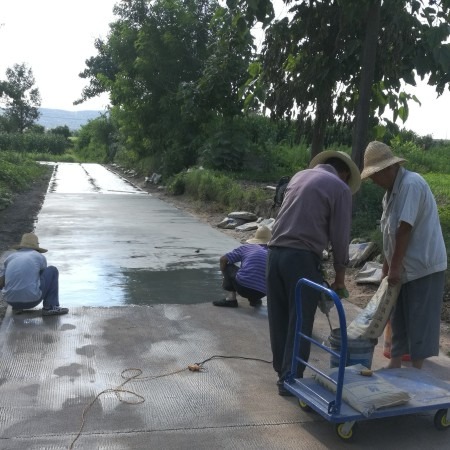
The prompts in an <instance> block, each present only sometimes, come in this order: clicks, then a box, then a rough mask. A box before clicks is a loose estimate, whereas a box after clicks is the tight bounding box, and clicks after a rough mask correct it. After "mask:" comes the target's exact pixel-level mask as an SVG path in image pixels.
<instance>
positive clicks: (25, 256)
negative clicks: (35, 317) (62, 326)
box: [0, 233, 69, 316]
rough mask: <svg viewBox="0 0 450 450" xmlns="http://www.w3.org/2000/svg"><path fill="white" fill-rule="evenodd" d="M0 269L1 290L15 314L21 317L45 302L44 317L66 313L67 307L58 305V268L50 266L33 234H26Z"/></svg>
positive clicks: (43, 249) (44, 250) (43, 250)
mask: <svg viewBox="0 0 450 450" xmlns="http://www.w3.org/2000/svg"><path fill="white" fill-rule="evenodd" d="M14 248H16V249H17V251H16V252H13V253H11V254H10V255H9V256H8V257H7V258H6V259H5V262H4V267H3V268H2V269H0V287H1V288H3V298H4V299H5V301H6V302H7V303H8V304H9V305H11V307H12V310H13V313H15V314H19V313H22V312H23V311H24V310H26V309H31V308H34V307H35V306H37V305H39V303H41V302H43V308H42V315H43V316H56V315H61V314H67V313H68V312H69V310H68V309H67V308H61V307H60V306H59V299H58V276H59V274H58V269H57V268H56V267H53V266H47V260H46V258H45V256H44V255H43V254H42V253H45V252H46V251H47V250H46V249H45V248H41V247H40V246H39V240H38V237H37V236H36V235H35V234H34V233H25V234H24V235H23V236H22V240H21V241H20V244H19V245H16V246H15V247H14Z"/></svg>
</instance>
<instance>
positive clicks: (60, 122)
mask: <svg viewBox="0 0 450 450" xmlns="http://www.w3.org/2000/svg"><path fill="white" fill-rule="evenodd" d="M39 112H40V113H41V116H40V117H39V120H38V121H37V123H38V124H39V125H42V126H43V127H45V128H46V129H50V128H55V127H60V126H61V127H63V126H64V125H67V126H68V127H69V129H70V130H72V131H75V130H78V129H79V128H80V127H81V126H82V125H86V124H87V123H88V121H89V120H92V119H95V118H97V117H99V116H100V114H102V113H104V112H105V111H66V110H64V109H49V108H39Z"/></svg>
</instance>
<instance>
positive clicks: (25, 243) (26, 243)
mask: <svg viewBox="0 0 450 450" xmlns="http://www.w3.org/2000/svg"><path fill="white" fill-rule="evenodd" d="M13 248H16V249H20V248H31V249H33V250H36V251H37V252H39V253H45V252H46V251H48V250H47V249H46V248H41V247H39V239H38V237H37V236H36V235H35V234H34V233H25V234H24V235H23V236H22V240H21V241H20V244H18V245H15V246H14V247H13Z"/></svg>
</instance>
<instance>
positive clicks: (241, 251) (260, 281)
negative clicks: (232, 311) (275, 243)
mask: <svg viewBox="0 0 450 450" xmlns="http://www.w3.org/2000/svg"><path fill="white" fill-rule="evenodd" d="M271 237H272V233H271V231H270V229H269V228H268V227H266V226H264V225H263V226H261V227H259V228H258V230H257V231H256V233H255V237H254V238H252V239H248V240H247V243H246V244H244V245H241V246H240V247H238V248H235V249H234V250H232V251H231V252H229V253H226V254H225V255H223V256H222V257H221V258H220V270H221V271H222V274H223V281H222V287H223V289H224V290H226V291H228V292H229V294H228V295H227V296H226V298H224V299H222V300H215V301H213V305H215V306H228V307H232V308H236V307H237V306H238V302H237V299H236V293H237V294H239V295H240V296H241V297H244V298H247V299H248V301H249V302H250V306H255V307H256V306H261V304H262V301H261V299H262V298H263V297H265V296H266V263H267V243H268V242H269V240H270V238H271ZM255 244H257V245H255ZM236 263H240V267H239V266H237V265H236Z"/></svg>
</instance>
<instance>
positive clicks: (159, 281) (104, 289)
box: [60, 268, 224, 307]
mask: <svg viewBox="0 0 450 450" xmlns="http://www.w3.org/2000/svg"><path fill="white" fill-rule="evenodd" d="M81 275H82V276H81ZM221 283H222V274H221V273H220V271H219V270H218V269H184V268H178V269H174V270H167V271H152V270H147V269H125V270H122V271H121V272H119V273H117V274H116V273H105V272H104V270H103V271H99V272H98V273H95V272H93V271H89V273H86V272H84V273H83V274H81V271H80V272H77V271H75V272H73V271H72V273H70V274H64V273H62V274H60V303H61V305H62V306H66V307H71V306H72V307H73V306H91V307H99V306H125V305H157V304H162V303H164V304H184V305H186V304H196V303H209V302H212V301H213V300H216V299H220V298H222V297H223V296H224V291H223V290H222V288H221Z"/></svg>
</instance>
